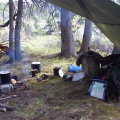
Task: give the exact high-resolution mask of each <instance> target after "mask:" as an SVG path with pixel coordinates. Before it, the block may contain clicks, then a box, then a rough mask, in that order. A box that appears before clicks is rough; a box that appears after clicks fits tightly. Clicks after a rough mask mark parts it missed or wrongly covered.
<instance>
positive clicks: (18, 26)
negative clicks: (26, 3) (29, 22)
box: [15, 0, 23, 61]
mask: <svg viewBox="0 0 120 120" xmlns="http://www.w3.org/2000/svg"><path fill="white" fill-rule="evenodd" d="M22 12H23V0H19V1H18V11H17V20H16V26H15V59H16V61H19V60H20V59H21V47H20V30H21V19H22Z"/></svg>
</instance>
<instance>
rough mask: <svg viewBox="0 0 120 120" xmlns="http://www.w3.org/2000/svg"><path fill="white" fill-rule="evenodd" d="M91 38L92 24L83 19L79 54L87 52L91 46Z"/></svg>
mask: <svg viewBox="0 0 120 120" xmlns="http://www.w3.org/2000/svg"><path fill="white" fill-rule="evenodd" d="M91 36H92V22H91V21H90V20H88V19H85V28H84V35H83V41H82V45H81V49H80V52H83V51H88V48H90V46H91Z"/></svg>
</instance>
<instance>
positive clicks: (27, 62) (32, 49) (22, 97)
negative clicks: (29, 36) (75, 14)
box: [0, 37, 120, 120]
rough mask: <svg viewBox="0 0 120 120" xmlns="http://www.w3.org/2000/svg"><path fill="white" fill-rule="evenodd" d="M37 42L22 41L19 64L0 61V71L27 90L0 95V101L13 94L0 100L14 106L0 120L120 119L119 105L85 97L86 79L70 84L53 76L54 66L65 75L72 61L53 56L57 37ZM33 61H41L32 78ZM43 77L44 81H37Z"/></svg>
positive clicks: (17, 90)
mask: <svg viewBox="0 0 120 120" xmlns="http://www.w3.org/2000/svg"><path fill="white" fill-rule="evenodd" d="M45 39H47V41H45ZM52 40H53V41H52ZM39 41H40V40H39V39H38V40H37V39H35V41H27V40H26V44H23V46H24V48H25V49H23V50H26V51H24V52H23V53H25V54H23V57H22V59H21V61H20V62H15V63H14V64H8V63H7V62H6V61H8V56H6V55H3V57H2V58H1V61H0V70H9V71H10V72H11V74H17V75H18V79H19V80H20V81H24V82H25V84H26V85H28V86H29V90H21V89H14V90H12V91H11V93H10V94H5V95H3V94H0V98H3V97H6V96H10V95H17V97H16V98H11V99H8V100H4V101H1V103H4V104H7V105H11V106H14V107H15V108H16V110H14V111H6V112H0V120H120V114H119V113H120V103H118V102H114V101H111V102H109V103H108V102H104V101H102V100H100V99H97V98H93V97H90V96H88V95H86V93H87V91H88V89H89V87H90V85H91V81H90V79H89V78H85V79H83V80H82V81H79V82H72V81H64V80H63V79H62V78H61V77H60V76H54V75H53V68H54V67H61V68H62V69H63V71H64V72H65V73H66V74H69V73H68V65H69V64H73V65H75V62H76V58H74V57H70V58H69V59H65V58H61V57H60V56H59V54H53V53H59V52H60V49H58V46H59V47H60V44H59V42H57V41H58V38H50V37H49V38H42V41H44V43H42V41H41V42H39ZM54 41H55V42H54ZM52 42H53V43H54V44H53V43H52ZM30 45H31V46H30ZM49 47H51V48H50V49H49ZM53 49H54V50H53ZM28 52H29V54H28ZM33 61H39V62H41V73H38V74H37V76H36V77H32V76H31V63H32V62H33ZM43 74H46V75H48V78H47V79H45V80H42V81H38V80H37V79H38V78H39V77H40V76H41V75H43Z"/></svg>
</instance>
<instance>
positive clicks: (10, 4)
mask: <svg viewBox="0 0 120 120" xmlns="http://www.w3.org/2000/svg"><path fill="white" fill-rule="evenodd" d="M9 23H10V28H9V60H10V62H11V63H13V62H14V61H15V54H14V45H13V32H14V27H13V0H9Z"/></svg>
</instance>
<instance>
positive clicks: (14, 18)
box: [0, 14, 17, 28]
mask: <svg viewBox="0 0 120 120" xmlns="http://www.w3.org/2000/svg"><path fill="white" fill-rule="evenodd" d="M16 16H17V14H15V15H14V16H13V21H15V20H16ZM9 24H10V20H8V21H7V22H6V23H5V24H4V25H0V27H2V28H3V27H7V26H8V25H9Z"/></svg>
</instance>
